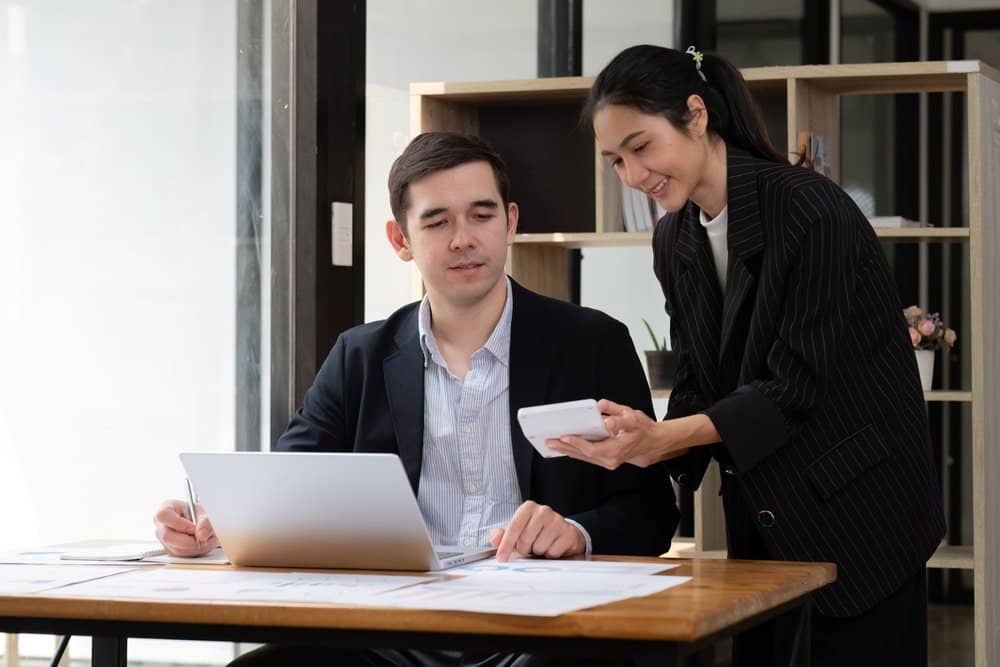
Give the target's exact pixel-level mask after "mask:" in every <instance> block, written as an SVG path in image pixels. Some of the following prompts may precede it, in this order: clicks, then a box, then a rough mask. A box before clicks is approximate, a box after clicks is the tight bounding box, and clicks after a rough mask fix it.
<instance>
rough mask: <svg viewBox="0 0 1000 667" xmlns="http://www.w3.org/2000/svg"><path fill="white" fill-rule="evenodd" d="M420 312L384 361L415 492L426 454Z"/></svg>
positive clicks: (402, 452)
mask: <svg viewBox="0 0 1000 667" xmlns="http://www.w3.org/2000/svg"><path fill="white" fill-rule="evenodd" d="M417 312H418V311H417V309H414V310H413V313H412V315H411V316H410V317H408V318H407V319H406V320H405V321H404V322H403V323H402V324H401V326H400V328H399V333H398V334H397V335H396V345H397V349H396V351H395V352H394V353H392V354H390V355H389V356H388V357H386V358H385V360H384V361H383V362H382V372H383V374H384V375H385V395H386V400H387V402H388V404H389V415H390V416H391V417H392V428H393V430H394V431H395V433H396V443H397V445H398V447H399V458H400V459H401V460H402V462H403V468H404V469H405V470H406V476H407V477H408V478H409V480H410V486H411V487H413V492H414V493H416V492H417V487H418V486H419V483H420V465H421V462H422V461H423V453H424V353H423V350H422V349H421V347H420V339H419V337H418V334H417Z"/></svg>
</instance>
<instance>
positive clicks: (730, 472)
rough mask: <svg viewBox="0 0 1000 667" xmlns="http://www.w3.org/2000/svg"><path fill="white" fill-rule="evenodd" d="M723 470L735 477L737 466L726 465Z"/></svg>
mask: <svg viewBox="0 0 1000 667" xmlns="http://www.w3.org/2000/svg"><path fill="white" fill-rule="evenodd" d="M722 472H724V473H726V474H727V475H730V476H733V477H735V476H736V468H734V467H733V466H726V467H725V468H723V469H722Z"/></svg>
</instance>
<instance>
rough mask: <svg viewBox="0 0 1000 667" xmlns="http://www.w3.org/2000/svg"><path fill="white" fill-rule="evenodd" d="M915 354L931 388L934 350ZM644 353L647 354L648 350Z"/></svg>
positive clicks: (926, 388)
mask: <svg viewBox="0 0 1000 667" xmlns="http://www.w3.org/2000/svg"><path fill="white" fill-rule="evenodd" d="M913 353H914V354H915V355H917V368H918V369H919V370H920V385H921V386H922V387H923V388H924V391H930V390H931V382H932V381H933V379H934V350H914V351H913ZM646 354H649V353H648V352H647V353H646Z"/></svg>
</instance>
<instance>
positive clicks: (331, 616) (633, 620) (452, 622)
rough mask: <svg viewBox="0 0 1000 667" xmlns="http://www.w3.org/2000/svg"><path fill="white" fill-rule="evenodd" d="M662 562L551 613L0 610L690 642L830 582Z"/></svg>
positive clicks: (7, 606)
mask: <svg viewBox="0 0 1000 667" xmlns="http://www.w3.org/2000/svg"><path fill="white" fill-rule="evenodd" d="M602 560H632V561H650V562H652V561H655V560H656V559H638V558H607V559H602ZM669 562H678V563H680V567H677V568H674V569H672V570H668V571H667V572H666V574H672V575H682V576H691V577H693V578H692V580H691V581H689V582H687V583H685V584H682V585H680V586H676V587H674V588H671V589H669V590H666V591H663V592H661V593H657V594H654V595H650V596H648V597H642V598H632V599H628V600H623V601H621V602H615V603H612V604H607V605H603V606H600V607H594V608H591V609H585V610H582V611H577V612H572V613H569V614H564V615H562V616H558V617H555V618H538V617H529V616H504V615H495V614H476V613H469V612H453V611H420V610H410V609H391V608H381V607H347V606H337V605H325V604H297V603H296V604H290V603H276V602H192V601H158V600H124V599H93V598H56V597H45V596H44V594H40V595H30V596H0V617H20V618H25V617H28V618H61V619H88V620H91V621H132V622H145V623H175V624H217V625H227V626H244V627H247V626H249V627H254V626H261V627H268V628H272V629H274V628H313V629H341V630H345V629H359V630H373V629H377V630H380V631H398V632H419V633H448V634H477V635H504V636H523V637H560V638H567V637H589V638H593V639H598V638H600V639H618V640H632V641H635V640H639V641H644V640H652V641H674V642H692V641H697V640H699V639H702V638H705V637H708V636H710V635H713V634H714V633H716V632H719V631H721V630H723V629H725V628H728V627H730V626H733V625H736V624H738V623H740V622H742V621H744V620H747V619H750V618H751V617H754V616H755V615H758V614H760V613H762V612H765V611H768V610H771V609H775V608H777V607H780V606H781V605H783V604H785V603H787V602H790V601H793V600H796V599H798V598H800V597H802V596H803V595H807V594H808V593H810V592H812V591H815V590H817V589H819V588H821V587H823V586H825V585H826V584H829V583H831V582H833V581H834V579H836V567H835V566H834V565H831V564H827V563H779V562H772V561H730V560H680V561H669ZM170 567H177V566H170Z"/></svg>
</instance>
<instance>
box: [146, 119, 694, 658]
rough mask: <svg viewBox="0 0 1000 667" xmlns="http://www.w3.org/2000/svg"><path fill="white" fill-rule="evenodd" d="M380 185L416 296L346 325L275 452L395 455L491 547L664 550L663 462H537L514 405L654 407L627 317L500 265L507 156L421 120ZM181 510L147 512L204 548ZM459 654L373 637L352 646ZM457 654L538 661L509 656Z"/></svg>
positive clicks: (667, 515)
mask: <svg viewBox="0 0 1000 667" xmlns="http://www.w3.org/2000/svg"><path fill="white" fill-rule="evenodd" d="M389 195H390V203H391V207H392V212H393V216H394V219H393V220H390V221H389V222H388V223H386V235H387V236H388V239H389V243H390V244H391V245H392V248H393V250H394V251H395V252H396V254H397V255H398V256H399V257H400V259H402V260H403V261H414V262H416V264H417V266H418V268H419V269H420V272H421V275H422V276H423V279H424V284H425V286H426V290H427V295H426V296H425V297H424V299H423V300H422V301H421V302H419V303H415V304H410V305H408V306H404V307H403V308H401V309H400V310H398V311H396V312H395V313H393V314H392V315H391V316H390V317H389V318H388V319H386V320H384V321H380V322H373V323H370V324H365V325H361V326H358V327H355V328H353V329H351V330H349V331H347V332H345V333H344V334H343V335H341V336H340V338H339V339H338V340H337V342H336V344H335V345H334V347H333V350H332V351H331V352H330V355H329V356H328V357H327V359H326V361H325V362H324V364H323V367H322V368H321V369H320V371H319V373H318V374H317V376H316V380H315V382H314V383H313V386H312V387H311V388H310V389H309V391H308V392H307V393H306V396H305V400H304V403H303V406H302V408H301V409H300V410H299V411H298V413H297V414H296V415H295V417H294V418H293V419H292V422H291V424H290V425H289V427H288V430H287V431H286V432H285V434H284V435H282V437H281V438H280V440H279V442H278V445H277V449H279V450H284V451H355V452H391V453H395V454H398V455H399V457H400V459H401V460H402V462H403V466H404V468H405V470H406V473H407V476H408V477H409V480H410V484H411V485H412V486H413V489H414V492H415V494H416V496H417V502H418V504H419V506H420V509H421V512H422V514H423V516H424V519H425V520H426V522H427V527H428V530H429V532H430V535H431V539H432V540H433V541H434V543H435V544H457V545H461V546H465V547H469V546H477V545H483V546H485V545H486V544H492V545H493V546H495V547H497V557H498V558H500V559H501V560H505V559H507V558H510V557H511V556H512V555H513V554H515V553H516V554H521V555H535V556H543V557H547V558H563V557H570V556H577V555H582V554H588V555H589V554H590V553H604V554H641V555H655V554H658V553H661V552H662V551H664V550H665V549H667V548H669V543H670V536H671V535H672V534H673V531H674V528H675V526H676V523H677V509H676V506H675V504H674V498H673V491H672V489H671V486H670V482H669V479H668V477H667V476H666V473H665V472H664V471H663V469H662V468H660V467H656V466H654V467H652V468H649V469H645V470H643V469H639V468H635V467H632V466H624V467H622V468H620V469H619V470H617V471H614V472H612V471H607V470H603V469H600V468H597V467H596V466H588V465H586V464H583V463H580V462H577V461H573V460H570V459H568V458H558V459H543V458H541V457H540V456H538V454H537V453H535V451H534V449H533V448H532V447H531V445H530V444H529V443H528V441H527V439H526V438H525V437H524V435H523V434H522V433H521V430H520V428H519V427H518V425H517V420H516V419H515V418H514V416H515V415H516V413H517V410H518V409H519V408H521V407H524V406H529V405H538V404H543V403H554V402H559V401H567V400H574V399H580V398H587V397H601V396H607V397H609V398H612V399H613V400H615V401H618V402H622V403H626V404H629V405H637V406H641V408H642V409H643V410H645V411H646V412H647V413H648V414H650V415H652V403H651V399H650V394H649V388H648V386H647V385H646V381H645V377H644V375H643V373H642V368H641V366H640V365H639V361H638V358H637V357H636V354H635V349H634V347H633V345H632V341H631V339H630V338H629V335H628V332H627V330H626V328H625V327H624V326H623V325H622V324H621V323H619V322H617V321H615V320H613V319H612V318H610V317H608V316H607V315H604V314H603V313H600V312H597V311H595V310H591V309H587V308H581V307H579V306H574V305H572V304H569V303H565V302H562V301H556V300H553V299H548V298H545V297H542V296H540V295H538V294H534V293H532V292H530V291H528V290H526V289H524V288H523V287H521V286H519V285H518V284H517V283H515V282H513V281H512V280H510V279H509V278H507V276H506V275H505V274H504V265H505V262H506V257H507V247H508V246H509V245H510V244H511V243H513V240H514V234H515V231H516V229H517V218H518V207H517V204H516V203H513V202H511V201H510V198H509V180H508V177H507V173H506V168H505V166H504V164H503V161H502V160H501V158H500V157H499V156H498V155H497V154H496V153H494V152H493V150H492V149H490V148H489V147H488V146H487V145H486V144H484V143H483V142H482V141H480V140H479V139H476V138H474V137H468V136H463V135H458V134H452V133H427V134H422V135H420V136H418V137H417V138H416V139H414V140H413V141H412V142H411V143H410V145H409V146H408V147H407V148H406V150H405V151H404V152H403V154H402V155H401V156H400V157H399V158H398V159H397V160H396V162H395V163H394V164H393V167H392V170H391V172H390V174H389ZM186 514H187V512H186V507H185V504H184V503H183V502H181V501H167V502H166V503H164V505H163V506H162V507H161V508H160V511H159V512H158V513H157V516H156V525H157V537H158V538H159V539H160V541H161V542H162V543H163V544H164V546H165V547H166V548H167V550H168V551H170V552H171V553H175V554H178V555H192V554H194V553H198V552H199V551H202V552H203V551H206V550H207V549H209V548H211V547H213V546H215V544H216V543H217V540H216V539H215V537H214V535H213V533H212V529H211V524H210V522H209V521H208V519H207V517H204V518H201V519H199V521H198V525H197V530H196V528H195V526H194V524H192V523H191V522H190V521H189V520H188V519H187V518H186ZM196 532H197V537H198V542H196V540H195V533H196ZM199 543H200V545H201V546H200V547H199ZM291 651H298V652H295V653H290V652H291ZM308 651H310V650H309V649H305V648H303V649H294V648H291V647H266V648H265V649H262V650H261V652H259V653H258V652H254V653H251V654H248V656H244V658H241V659H240V661H238V664H241V665H242V664H270V663H265V662H264V660H263V659H264V658H265V657H266V658H267V660H270V661H271V663H273V664H279V663H281V662H286V663H288V664H291V663H292V662H296V663H297V664H302V663H303V662H305V663H306V664H312V663H310V662H309V661H310V660H316V661H317V664H319V662H320V661H321V660H322V658H321V657H315V658H314V657H313V653H312V652H308ZM268 652H270V655H268ZM307 652H308V654H307ZM255 654H256V655H255ZM251 656H254V657H255V658H257V659H256V660H255V661H253V662H249V659H250V658H251ZM326 656H327V657H326V660H327V662H329V660H330V658H329V653H327V654H326ZM354 657H355V658H357V656H354ZM452 657H455V656H454V655H452V654H443V653H433V654H430V653H419V654H418V653H415V652H398V651H394V652H388V651H379V652H376V653H372V652H367V653H366V654H365V656H364V657H363V658H357V659H361V660H363V661H362V662H361V664H386V665H393V664H407V665H409V664H447V660H448V659H449V658H452ZM245 659H246V661H245ZM456 659H458V660H464V664H490V665H508V664H518V665H521V664H536V663H535V662H531V660H533V658H531V657H530V656H515V655H494V656H479V657H477V658H472V659H470V656H464V657H463V656H457V658H456Z"/></svg>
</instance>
